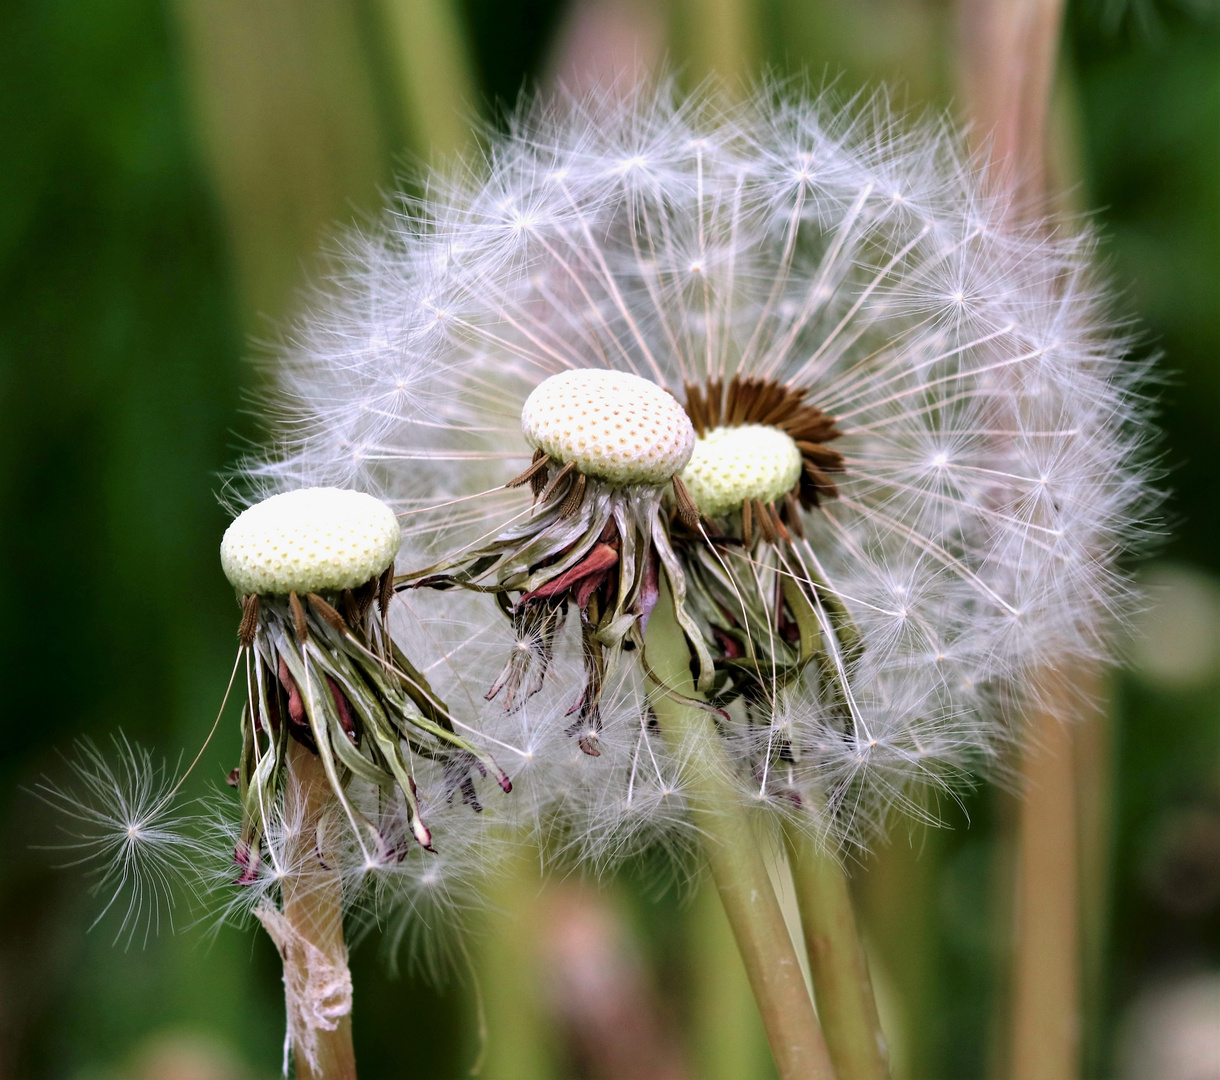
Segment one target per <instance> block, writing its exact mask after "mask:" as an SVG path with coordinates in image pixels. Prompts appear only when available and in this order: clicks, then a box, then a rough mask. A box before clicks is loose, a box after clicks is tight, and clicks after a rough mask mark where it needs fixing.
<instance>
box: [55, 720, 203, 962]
mask: <svg viewBox="0 0 1220 1080" xmlns="http://www.w3.org/2000/svg"><path fill="white" fill-rule="evenodd" d="M68 768H69V772H70V776H71V779H70V780H69V781H68V782H66V783H60V782H56V781H52V780H43V781H41V782H40V783H39V784H37V785H36V787H35V789H34V794H35V795H36V796H37V797H38V798H40V799H41V800H42V801H43V802H44V803H46V804H47V805H48V806H49V807H51V808H52V809H53V810H56V811H57V812H58V813H59V814H60V816H61V829H62V831H63V833H64V836H65V839H64V841H63V843H61V844H57V845H55V846H54V848H53V850H55V851H58V852H62V853H63V855H64V858H65V862H64V864H63V865H65V866H82V865H83V866H85V867H87V868H88V872H89V873H90V874H91V875H92V876H93V878H94V882H93V891H94V893H96V894H97V895H99V896H102V897H104V898H105V901H106V903H105V906H104V907H103V908H102V910H101V912H100V913H99V914H98V916H97V918H96V919H95V920H94V924H93V925H95V926H96V925H97V924H98V923H99V922H101V921H102V919H103V918H104V917H105V916H106V915H107V914H108V913H109V912H111V911H117V912H118V917H119V926H118V929H117V931H116V934H115V939H114V940H115V942H116V943H117V942H118V941H120V940H125V942H126V944H127V945H128V946H130V945H131V943H132V942H133V941H135V940H136V938H137V937H139V938H140V939H141V940H142V942H143V943H145V944H147V941H148V938H149V937H150V936H151V935H152V934H154V933H156V932H157V931H158V930H159V929H160V927H161V922H162V919H163V918H164V919H165V920H166V921H167V922H168V923H169V924H170V925H172V914H173V910H174V906H175V901H176V899H177V897H178V893H179V888H178V887H179V886H180V885H181V884H182V883H183V882H184V881H185V880H187V879H188V878H189V877H190V876H191V875H190V870H191V867H192V865H193V863H194V861H195V859H196V858H197V857H198V856H199V854H200V852H201V850H202V846H201V840H200V836H199V830H198V827H197V826H198V820H197V817H196V816H195V815H192V814H191V813H189V812H187V811H185V810H184V809H183V807H182V806H181V804H180V803H179V802H178V801H176V799H175V795H176V793H177V788H178V777H177V775H176V774H174V773H172V772H170V771H169V770H168V769H166V767H165V765H164V764H163V763H158V762H157V761H155V760H154V758H153V756H152V754H151V753H150V752H149V751H148V750H146V749H144V748H143V747H140V746H136V745H134V744H132V743H131V742H129V741H128V739H127V738H126V736H122V735H120V736H116V737H115V738H114V740H113V752H112V753H109V754H108V753H107V752H105V751H104V750H102V749H101V748H99V747H98V746H96V745H95V744H94V743H92V742H89V741H87V740H83V741H81V742H80V743H78V744H77V747H76V754H75V755H74V756H73V757H72V758H70V759H68Z"/></svg>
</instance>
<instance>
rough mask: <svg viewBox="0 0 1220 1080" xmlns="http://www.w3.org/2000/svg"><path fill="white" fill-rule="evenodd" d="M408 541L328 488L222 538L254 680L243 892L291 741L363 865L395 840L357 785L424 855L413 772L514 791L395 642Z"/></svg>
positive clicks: (244, 516)
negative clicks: (376, 798)
mask: <svg viewBox="0 0 1220 1080" xmlns="http://www.w3.org/2000/svg"><path fill="white" fill-rule="evenodd" d="M401 541H402V536H401V533H400V531H399V527H398V521H397V519H396V518H395V516H394V514H393V512H392V511H391V510H390V508H389V507H387V506H386V505H385V503H383V502H381V501H380V500H378V499H376V498H374V497H373V496H371V495H366V494H364V493H362V492H358V491H350V490H342V489H338V488H321V487H311V488H301V489H298V490H295V491H286V492H283V493H281V494H279V495H273V496H271V497H270V498H268V499H265V500H263V501H261V502H259V503H256V504H255V505H253V506H251V507H249V508H248V509H247V510H245V511H243V512H242V513H241V514H239V515H238V517H237V519H236V520H235V521H234V522H233V524H232V525H230V526H229V529H228V531H227V532H226V533H225V535H224V539H223V541H222V542H221V545H220V557H221V563H222V565H223V567H224V571H225V574H226V576H227V577H228V579H229V581H230V582H231V583H232V585H233V587H234V588H235V589H236V590H237V591H238V593H239V594H240V595H241V598H242V622H241V629H240V632H239V633H240V638H241V646H242V650H243V651H244V652H245V653H246V654H247V669H248V670H247V673H246V674H247V689H248V694H247V701H246V705H245V708H244V709H243V712H242V738H243V745H242V755H241V763H240V765H239V766H238V767H237V768H236V769H234V770H233V773H232V775H231V777H230V783H232V784H233V786H234V787H236V788H237V789H238V793H239V795H240V798H241V802H242V822H243V824H242V832H241V836H240V838H239V840H238V843H237V845H236V857H237V861H238V863H239V864H240V865H241V866H242V867H243V872H242V877H241V881H242V882H243V883H252V882H253V881H254V880H255V879H256V878H257V876H258V873H259V870H258V862H259V853H260V843H261V840H262V837H263V835H264V834H265V833H266V832H267V829H268V824H269V822H270V820H271V819H272V818H273V817H274V816H275V808H276V805H277V800H278V799H279V786H280V781H281V774H282V770H283V766H284V759H285V753H286V750H287V744H288V741H289V739H295V740H296V741H297V742H299V743H301V744H302V745H304V746H305V747H307V748H308V749H309V750H310V751H311V752H313V753H314V754H316V755H317V756H318V757H319V758H320V760H321V763H322V765H323V768H324V770H325V774H326V777H327V780H328V782H329V784H330V787H331V790H332V792H333V794H334V797H335V798H336V799H337V800H338V802H339V804H340V805H341V806H342V808H343V811H344V814H345V815H346V817H347V820H348V822H349V824H350V825H351V827H352V832H353V838H354V840H355V842H356V843H357V845H358V846H359V848H360V850H361V851H362V852H363V853H364V855H365V857H366V858H367V859H375V858H378V857H383V856H386V855H388V854H390V853H391V850H392V848H393V839H392V836H391V835H389V834H388V833H387V831H386V830H385V829H383V828H379V827H378V826H377V825H376V824H374V822H373V821H372V820H371V817H370V815H368V814H365V813H364V812H362V811H361V810H360V808H358V807H357V806H356V805H355V803H354V801H353V800H352V798H350V797H349V795H348V790H347V789H348V786H349V781H350V780H353V779H354V780H356V781H363V782H364V783H366V784H371V785H373V787H375V788H377V789H379V790H381V791H382V793H383V795H384V797H385V798H386V799H388V800H390V801H391V802H394V801H397V800H401V802H402V804H403V806H404V809H405V811H406V818H407V823H408V826H409V829H410V832H411V834H412V835H413V836H414V838H415V840H417V841H418V842H419V844H420V845H421V846H423V847H425V848H431V846H432V834H431V831H430V830H429V828H428V826H427V825H426V824H425V823H424V819H423V817H422V815H421V814H420V805H419V793H418V789H417V785H416V782H415V779H414V777H413V776H412V767H411V765H410V763H409V762H410V760H413V759H414V758H415V757H422V758H425V759H427V758H435V759H438V760H442V761H443V762H444V763H445V765H446V767H447V768H448V770H449V771H450V772H451V773H455V774H456V777H455V782H454V785H453V786H455V787H456V786H462V787H463V789H464V791H467V792H470V795H469V797H470V798H473V789H472V787H471V781H470V780H469V779H468V778H467V777H466V776H465V774H466V772H467V771H468V769H469V768H470V767H471V766H474V767H477V768H478V769H479V770H480V771H482V772H483V773H484V774H486V773H487V772H488V771H490V772H492V773H493V774H494V775H495V776H496V778H497V780H498V781H499V782H500V785H501V786H502V787H503V788H504V789H505V790H506V791H507V790H509V789H510V788H511V784H510V783H509V780H508V777H507V776H506V775H505V774H504V772H503V771H502V770H501V769H500V768H499V767H498V766H497V765H496V764H495V762H494V761H492V759H491V758H490V757H489V756H488V755H487V754H485V753H483V752H482V751H480V750H479V749H478V748H477V747H475V746H474V744H472V743H471V742H469V741H468V740H467V739H465V738H463V737H462V736H461V735H459V734H457V733H456V732H455V731H454V729H453V724H452V721H451V719H450V717H449V715H448V712H447V710H446V707H445V705H444V703H443V702H442V701H440V699H438V698H437V697H436V695H435V694H434V693H433V692H432V689H431V687H430V686H429V685H428V681H427V679H426V678H425V677H424V676H423V675H422V674H421V673H420V672H419V671H417V670H416V669H415V667H414V666H413V665H412V664H411V661H410V660H409V659H408V658H407V657H406V656H405V655H404V654H403V653H402V651H401V650H400V649H398V648H397V647H396V646H395V645H394V642H393V640H392V639H391V637H390V634H389V631H388V627H387V620H388V617H389V605H390V600H391V598H392V597H393V587H392V583H393V572H394V570H393V568H394V557H395V556H396V555H397V554H398V549H399V546H400V544H401ZM374 602H376V604H377V607H378V608H379V610H380V613H381V619H380V621H379V620H378V619H376V618H375V617H374V613H373V608H374ZM404 750H405V754H404Z"/></svg>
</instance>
